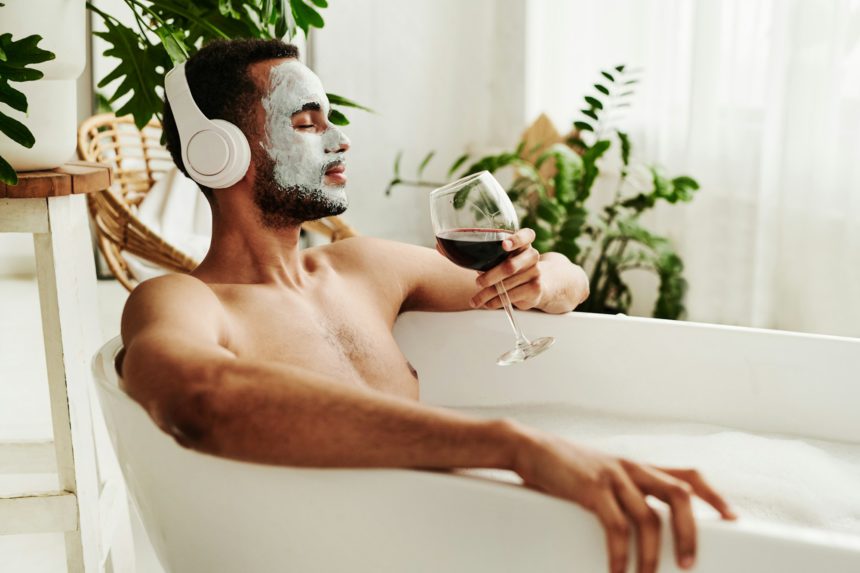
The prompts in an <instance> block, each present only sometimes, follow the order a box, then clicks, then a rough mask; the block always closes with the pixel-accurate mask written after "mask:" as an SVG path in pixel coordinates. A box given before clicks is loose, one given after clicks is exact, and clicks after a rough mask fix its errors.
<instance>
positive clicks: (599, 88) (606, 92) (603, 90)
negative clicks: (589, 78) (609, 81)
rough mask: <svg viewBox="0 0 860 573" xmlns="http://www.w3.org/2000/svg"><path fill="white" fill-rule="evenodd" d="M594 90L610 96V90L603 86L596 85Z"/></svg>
mask: <svg viewBox="0 0 860 573" xmlns="http://www.w3.org/2000/svg"><path fill="white" fill-rule="evenodd" d="M594 89H596V90H597V91H599V92H600V93H602V94H603V95H609V89H608V88H607V87H606V86H604V85H601V84H594Z"/></svg>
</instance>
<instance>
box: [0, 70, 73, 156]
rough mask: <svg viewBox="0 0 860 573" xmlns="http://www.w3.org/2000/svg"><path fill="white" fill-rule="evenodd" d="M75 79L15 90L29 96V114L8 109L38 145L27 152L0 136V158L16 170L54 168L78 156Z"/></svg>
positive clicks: (40, 82)
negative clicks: (76, 146) (24, 126)
mask: <svg viewBox="0 0 860 573" xmlns="http://www.w3.org/2000/svg"><path fill="white" fill-rule="evenodd" d="M76 84H77V82H76V81H75V80H73V79H72V80H38V81H35V82H25V83H21V84H18V85H16V86H15V87H16V88H17V89H19V90H20V91H22V92H23V93H24V95H26V96H27V103H28V105H29V110H28V113H26V114H24V113H21V112H19V111H15V110H11V109H8V110H4V113H6V114H7V115H9V116H11V117H13V118H15V119H17V120H18V121H20V122H21V123H23V124H24V125H26V126H27V127H28V128H29V129H30V131H31V132H33V136H34V137H35V138H36V144H35V145H34V146H33V147H31V148H30V149H27V148H26V147H24V146H23V145H19V144H18V143H15V142H14V141H12V140H11V139H9V138H8V137H6V136H5V135H3V134H2V133H0V155H2V156H3V157H4V158H5V159H6V161H8V162H9V163H10V165H12V167H14V168H15V170H16V171H35V170H38V169H53V168H54V167H57V166H59V165H62V164H63V163H65V162H66V161H68V160H69V159H71V158H72V157H73V156H74V154H75V143H76V141H77V125H78V108H77V102H76V99H75V92H76V87H77V85H76Z"/></svg>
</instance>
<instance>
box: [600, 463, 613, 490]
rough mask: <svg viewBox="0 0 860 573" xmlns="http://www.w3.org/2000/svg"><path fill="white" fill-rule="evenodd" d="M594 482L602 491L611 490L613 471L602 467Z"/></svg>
mask: <svg viewBox="0 0 860 573" xmlns="http://www.w3.org/2000/svg"><path fill="white" fill-rule="evenodd" d="M595 481H596V482H597V485H598V486H599V487H601V488H603V489H612V484H613V483H614V482H615V471H614V470H613V469H612V468H610V467H608V466H606V467H602V468H600V470H598V472H597V476H596V479H595Z"/></svg>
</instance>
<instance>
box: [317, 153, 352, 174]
mask: <svg viewBox="0 0 860 573" xmlns="http://www.w3.org/2000/svg"><path fill="white" fill-rule="evenodd" d="M341 165H346V159H345V158H343V157H341V158H339V159H335V160H334V161H329V162H328V163H326V164H325V165H323V166H322V172H323V175H325V174H326V173H327V172H328V170H329V169H332V168H333V167H339V166H341Z"/></svg>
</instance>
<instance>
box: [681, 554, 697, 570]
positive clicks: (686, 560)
mask: <svg viewBox="0 0 860 573" xmlns="http://www.w3.org/2000/svg"><path fill="white" fill-rule="evenodd" d="M693 562H694V559H693V557H692V556H690V555H685V556H683V557H681V568H682V569H689V568H690V567H692V566H693Z"/></svg>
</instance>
